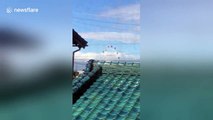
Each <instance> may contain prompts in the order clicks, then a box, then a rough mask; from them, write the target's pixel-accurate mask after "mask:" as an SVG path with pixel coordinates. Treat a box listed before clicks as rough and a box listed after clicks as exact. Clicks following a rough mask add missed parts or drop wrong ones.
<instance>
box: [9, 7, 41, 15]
mask: <svg viewBox="0 0 213 120" xmlns="http://www.w3.org/2000/svg"><path fill="white" fill-rule="evenodd" d="M38 12H39V9H38V8H31V7H27V8H12V7H7V8H6V13H8V14H11V13H38Z"/></svg>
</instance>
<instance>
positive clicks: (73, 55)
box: [72, 48, 81, 76]
mask: <svg viewBox="0 0 213 120" xmlns="http://www.w3.org/2000/svg"><path fill="white" fill-rule="evenodd" d="M79 50H81V48H78V49H77V50H75V51H73V54H72V76H73V73H74V58H75V53H76V52H78V51H79Z"/></svg>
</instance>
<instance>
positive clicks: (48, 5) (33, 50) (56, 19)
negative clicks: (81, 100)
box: [0, 0, 72, 120]
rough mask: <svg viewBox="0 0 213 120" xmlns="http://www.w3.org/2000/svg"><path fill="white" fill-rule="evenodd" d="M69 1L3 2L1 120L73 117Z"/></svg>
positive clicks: (0, 6)
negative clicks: (19, 10) (17, 10)
mask: <svg viewBox="0 0 213 120" xmlns="http://www.w3.org/2000/svg"><path fill="white" fill-rule="evenodd" d="M70 5H71V1H69V0H67V1H64V2H59V1H51V0H46V1H42V0H36V1H28V0H22V1H17V0H1V1H0V119H1V120H41V119H43V120H48V119H51V120H59V119H61V120H67V119H71V114H70V113H71V52H72V49H71V6H70ZM14 9H27V10H25V12H15V11H14ZM33 9H38V12H32V10H33ZM8 10H9V11H8Z"/></svg>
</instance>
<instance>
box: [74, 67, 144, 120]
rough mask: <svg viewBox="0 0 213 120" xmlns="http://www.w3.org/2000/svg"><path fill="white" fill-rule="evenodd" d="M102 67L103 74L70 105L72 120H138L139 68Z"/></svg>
mask: <svg viewBox="0 0 213 120" xmlns="http://www.w3.org/2000/svg"><path fill="white" fill-rule="evenodd" d="M99 65H100V64H99ZM101 66H102V68H103V74H102V75H101V76H100V77H99V78H98V79H97V80H96V82H95V83H93V85H92V86H91V87H90V88H89V89H87V91H86V92H85V93H84V95H83V96H81V97H80V99H78V101H77V102H76V103H75V104H74V105H73V120H96V119H97V120H138V119H139V118H140V116H139V113H140V74H139V71H138V70H139V69H138V68H139V66H140V65H136V66H134V65H132V64H131V65H129V66H128V65H125V64H115V65H113V64H106V63H104V64H103V63H101Z"/></svg>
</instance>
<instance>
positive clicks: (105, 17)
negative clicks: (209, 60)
mask: <svg viewBox="0 0 213 120" xmlns="http://www.w3.org/2000/svg"><path fill="white" fill-rule="evenodd" d="M72 27H73V28H74V29H75V30H76V31H77V32H78V33H79V34H80V35H81V36H82V37H83V38H85V39H86V40H87V41H88V45H89V46H88V47H87V48H85V49H84V50H81V51H80V52H78V53H77V54H76V56H77V57H76V58H77V59H89V58H94V59H107V60H108V59H109V60H118V57H120V59H125V60H127V59H128V60H129V59H130V60H132V59H133V60H135V59H139V58H140V45H139V43H140V1H139V0H116V1H113V2H112V1H111V2H110V1H104V0H99V1H97V0H78V1H77V0H74V1H73V2H72ZM111 45H112V46H113V48H116V50H114V49H112V48H108V47H107V46H111ZM103 51H104V53H103ZM115 53H118V54H115Z"/></svg>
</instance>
